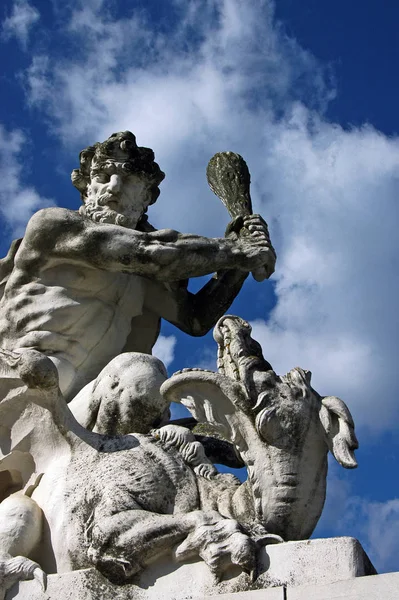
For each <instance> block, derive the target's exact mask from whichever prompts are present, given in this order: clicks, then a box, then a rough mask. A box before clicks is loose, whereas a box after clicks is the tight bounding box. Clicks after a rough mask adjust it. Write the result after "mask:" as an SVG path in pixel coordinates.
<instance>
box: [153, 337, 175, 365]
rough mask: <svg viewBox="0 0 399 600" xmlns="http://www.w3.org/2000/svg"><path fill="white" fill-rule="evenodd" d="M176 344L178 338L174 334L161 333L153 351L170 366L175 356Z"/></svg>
mask: <svg viewBox="0 0 399 600" xmlns="http://www.w3.org/2000/svg"><path fill="white" fill-rule="evenodd" d="M175 346H176V338H175V337H174V336H173V335H169V336H165V335H160V336H159V338H158V339H157V341H156V343H155V346H154V348H153V349H152V353H153V355H154V356H156V357H157V358H159V360H161V361H162V362H163V363H164V365H165V367H169V365H171V364H172V362H173V360H174V358H175Z"/></svg>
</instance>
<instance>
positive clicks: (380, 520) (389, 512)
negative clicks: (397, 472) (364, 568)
mask: <svg viewBox="0 0 399 600" xmlns="http://www.w3.org/2000/svg"><path fill="white" fill-rule="evenodd" d="M331 531H335V535H337V534H338V535H349V536H351V537H355V538H357V539H358V540H359V541H360V543H361V544H362V546H363V547H364V549H365V551H366V553H367V554H368V556H369V558H370V560H371V562H372V563H373V565H374V566H375V568H376V569H377V571H378V572H380V573H381V572H388V571H398V570H399V498H393V499H389V500H386V501H384V502H372V501H370V500H368V499H366V498H360V497H359V496H356V495H354V494H353V493H352V489H351V486H350V484H349V483H348V481H345V480H343V479H341V478H340V476H339V475H337V470H336V468H335V466H334V467H333V469H332V471H331V473H330V474H329V477H328V486H327V501H326V505H325V509H324V512H323V515H322V517H321V519H320V522H319V524H318V526H317V529H316V531H315V534H314V537H319V536H320V535H322V536H324V535H326V533H327V535H329V534H331Z"/></svg>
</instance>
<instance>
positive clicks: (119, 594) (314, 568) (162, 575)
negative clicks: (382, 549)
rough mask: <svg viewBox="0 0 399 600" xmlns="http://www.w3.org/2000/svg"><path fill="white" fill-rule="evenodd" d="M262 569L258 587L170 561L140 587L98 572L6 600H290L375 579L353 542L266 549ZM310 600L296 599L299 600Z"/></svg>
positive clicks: (22, 588)
mask: <svg viewBox="0 0 399 600" xmlns="http://www.w3.org/2000/svg"><path fill="white" fill-rule="evenodd" d="M259 566H260V574H259V577H258V578H257V580H256V582H255V583H253V584H251V582H250V581H249V578H248V576H247V575H245V574H244V573H240V572H239V570H238V569H237V570H231V571H230V572H228V573H227V574H226V578H225V580H224V581H222V582H221V583H216V582H215V580H214V579H213V576H212V574H211V572H210V571H209V569H208V567H207V566H206V564H205V563H204V562H202V561H200V562H193V563H191V564H183V565H176V564H172V563H171V561H170V559H168V558H165V559H164V560H163V561H157V563H155V564H154V565H152V566H151V567H149V568H148V569H147V570H146V571H145V572H144V573H143V574H142V575H141V577H140V578H139V579H138V580H137V582H135V583H132V584H129V585H126V586H122V587H119V586H115V585H113V584H111V583H109V581H107V580H106V579H105V578H104V577H103V576H102V575H101V574H100V573H98V572H97V571H96V570H95V569H86V570H83V571H75V572H72V573H62V574H57V575H49V577H48V587H47V591H46V593H45V594H44V593H43V592H42V591H41V589H40V587H39V585H38V583H37V582H36V581H26V582H21V583H19V584H17V585H15V586H14V587H13V588H12V589H11V590H9V592H8V593H7V595H6V600H12V599H14V598H15V599H16V600H44V598H46V600H75V599H76V598H79V600H80V599H82V600H83V599H84V600H133V599H134V600H159V599H160V598H162V600H169V599H170V600H172V599H173V600H195V599H197V598H198V599H200V598H201V599H203V598H205V597H215V596H218V597H220V598H221V599H222V598H226V599H227V598H231V599H232V600H257V598H259V597H261V598H262V599H263V600H283V599H284V598H288V597H289V596H287V593H288V590H291V588H292V589H294V588H295V589H297V590H299V589H302V586H305V585H306V586H307V587H309V586H310V587H309V590H310V592H309V593H312V590H316V589H317V590H318V589H319V588H320V589H321V588H323V586H324V587H325V586H328V585H329V584H333V583H334V582H343V581H344V582H347V581H350V580H353V579H354V578H358V577H363V576H366V575H371V574H373V573H375V569H374V567H373V566H372V564H371V563H370V560H369V559H368V557H367V555H366V554H365V552H364V550H363V548H362V547H361V545H360V543H359V542H358V541H357V540H355V539H354V538H349V537H342V538H329V539H318V540H307V541H303V542H287V543H285V544H277V545H271V546H266V547H265V548H263V549H262V551H261V553H260V557H259ZM370 581H371V580H370ZM299 586H300V587H299ZM284 594H285V595H284ZM398 596H399V593H398ZM305 597H307V596H295V598H298V600H299V599H300V598H305ZM313 597H314V598H316V597H317V598H318V596H317V595H316V596H313ZM328 597H329V596H323V598H328ZM338 597H339V596H338ZM293 598H294V596H293ZM309 598H312V596H309Z"/></svg>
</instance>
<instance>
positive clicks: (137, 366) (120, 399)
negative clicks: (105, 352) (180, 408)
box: [92, 352, 169, 434]
mask: <svg viewBox="0 0 399 600" xmlns="http://www.w3.org/2000/svg"><path fill="white" fill-rule="evenodd" d="M166 378H167V373H166V369H165V367H164V365H163V363H162V362H161V361H160V360H159V359H158V358H156V357H155V356H151V355H149V354H140V353H138V352H129V353H128V352H127V353H124V354H120V355H119V356H117V357H116V358H114V359H113V360H112V361H111V362H110V363H109V364H108V365H107V366H106V367H105V368H104V369H103V370H102V371H101V373H100V375H99V376H98V377H97V379H96V381H95V384H94V386H93V392H92V402H93V403H94V404H100V409H99V411H98V416H97V422H96V425H95V428H94V431H97V432H98V433H106V434H110V433H112V434H116V433H118V434H125V433H131V432H135V433H147V432H148V431H149V430H150V429H151V428H152V427H156V426H158V425H159V423H160V422H162V419H163V417H164V415H165V413H166V412H167V410H168V407H169V403H168V402H167V401H166V400H165V399H164V398H163V397H162V396H161V394H160V391H159V390H160V387H161V385H162V383H163V382H164V381H165V380H166Z"/></svg>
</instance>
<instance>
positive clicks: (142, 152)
mask: <svg viewBox="0 0 399 600" xmlns="http://www.w3.org/2000/svg"><path fill="white" fill-rule="evenodd" d="M106 161H114V162H120V163H122V168H123V169H124V170H125V171H126V172H127V173H143V174H145V175H146V176H147V178H148V180H149V181H150V182H151V184H152V200H151V203H150V204H153V203H154V202H155V201H156V200H157V198H158V196H159V193H160V192H159V187H158V186H159V184H160V183H161V181H162V180H163V179H164V178H165V173H164V172H163V171H161V169H160V168H159V165H158V163H156V162H155V160H154V152H153V151H152V150H151V148H144V147H142V146H137V143H136V136H135V135H133V133H131V131H120V132H118V133H113V134H112V135H111V136H110V137H109V138H108V139H107V140H105V142H96V143H95V144H94V145H93V146H88V147H87V148H85V149H84V150H82V152H81V153H80V154H79V162H80V167H79V169H74V170H73V171H72V174H71V179H72V183H73V185H74V186H75V187H76V188H77V189H78V190H79V191H80V196H81V198H82V201H84V199H85V198H86V193H87V186H88V185H89V183H90V174H91V171H92V170H93V167H94V168H95V167H96V166H98V167H99V166H100V165H101V164H102V163H105V162H106Z"/></svg>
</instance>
